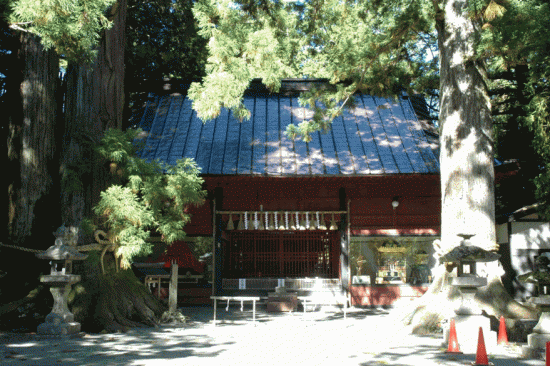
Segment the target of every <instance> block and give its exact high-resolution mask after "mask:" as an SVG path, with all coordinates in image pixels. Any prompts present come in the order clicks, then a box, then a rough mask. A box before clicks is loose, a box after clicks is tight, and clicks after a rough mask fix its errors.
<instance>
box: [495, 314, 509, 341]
mask: <svg viewBox="0 0 550 366" xmlns="http://www.w3.org/2000/svg"><path fill="white" fill-rule="evenodd" d="M502 343H504V344H508V334H507V333H506V323H505V322H504V317H503V316H501V317H500V325H499V326H498V339H497V344H502Z"/></svg>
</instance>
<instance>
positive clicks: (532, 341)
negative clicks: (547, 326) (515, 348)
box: [526, 333, 550, 349]
mask: <svg viewBox="0 0 550 366" xmlns="http://www.w3.org/2000/svg"><path fill="white" fill-rule="evenodd" d="M546 342H550V334H548V333H546V334H540V333H531V334H529V335H528V336H527V346H526V347H529V348H534V349H545V348H546Z"/></svg>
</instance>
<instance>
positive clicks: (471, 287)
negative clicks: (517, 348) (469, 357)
mask: <svg viewBox="0 0 550 366" xmlns="http://www.w3.org/2000/svg"><path fill="white" fill-rule="evenodd" d="M451 284H452V285H453V286H455V287H458V288H459V289H460V293H461V300H460V302H459V304H458V306H457V307H456V309H455V314H456V315H455V317H454V319H455V325H456V334H457V338H458V343H459V345H460V350H461V351H462V352H464V353H476V351H477V344H478V335H479V327H481V328H482V329H483V337H484V340H485V347H486V349H487V352H490V351H489V350H490V349H493V348H494V347H496V344H497V334H496V332H493V331H491V324H490V319H489V318H488V317H486V316H484V315H483V312H482V310H481V309H480V308H479V306H478V305H477V303H476V301H475V299H474V297H475V294H476V292H477V289H478V288H479V287H482V286H485V285H487V278H484V277H475V276H464V275H463V277H454V278H452V282H451ZM449 323H450V322H449ZM444 334H445V344H448V341H449V329H446V331H445V332H444Z"/></svg>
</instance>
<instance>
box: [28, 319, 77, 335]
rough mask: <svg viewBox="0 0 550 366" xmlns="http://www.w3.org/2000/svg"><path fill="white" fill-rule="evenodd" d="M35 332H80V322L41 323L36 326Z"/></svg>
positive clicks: (55, 333) (66, 333)
mask: <svg viewBox="0 0 550 366" xmlns="http://www.w3.org/2000/svg"><path fill="white" fill-rule="evenodd" d="M36 333H38V334H44V335H60V336H63V335H71V334H77V333H80V323H77V322H68V323H58V324H54V323H48V322H46V323H42V324H40V325H39V326H38V328H37V330H36Z"/></svg>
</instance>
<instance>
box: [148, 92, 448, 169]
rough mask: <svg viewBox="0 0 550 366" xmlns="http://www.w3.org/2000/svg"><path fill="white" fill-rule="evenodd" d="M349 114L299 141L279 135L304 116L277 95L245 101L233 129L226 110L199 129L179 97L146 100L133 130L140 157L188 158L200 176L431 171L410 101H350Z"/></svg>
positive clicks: (431, 155)
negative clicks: (140, 141) (141, 145)
mask: <svg viewBox="0 0 550 366" xmlns="http://www.w3.org/2000/svg"><path fill="white" fill-rule="evenodd" d="M355 98H356V108H355V109H353V110H347V111H345V112H344V113H343V115H342V116H340V117H338V118H336V119H334V121H333V123H332V128H331V129H330V131H329V132H328V133H326V134H325V133H321V132H316V133H314V134H313V135H312V140H311V142H309V143H305V142H303V141H302V140H300V139H297V140H296V141H292V140H291V139H289V138H288V137H286V135H285V134H284V131H285V130H286V127H287V126H288V125H289V124H291V123H292V124H298V123H300V122H302V121H303V120H304V119H306V118H310V117H311V115H312V112H311V111H309V110H307V109H305V108H303V107H301V106H300V105H299V104H298V98H296V97H293V96H285V95H279V94H274V95H266V94H257V95H246V96H245V97H244V104H245V106H246V107H247V108H248V109H249V110H250V111H251V112H252V116H251V118H250V119H249V120H248V121H243V122H242V123H239V122H238V121H237V120H236V119H235V118H234V117H233V116H232V114H231V113H230V112H229V111H227V110H222V112H221V113H220V115H219V116H218V117H217V118H216V119H215V120H213V121H208V122H206V123H203V122H202V121H201V120H200V119H199V118H198V117H197V115H196V113H195V112H194V111H193V109H192V107H191V100H189V99H188V98H187V97H185V96H184V95H181V94H170V95H164V96H157V95H152V96H151V98H150V100H149V102H148V103H147V105H146V107H145V110H144V114H143V116H142V117H141V121H140V123H139V124H138V126H139V127H141V128H142V129H143V130H145V131H146V132H148V134H147V137H146V147H145V149H144V150H143V151H142V157H143V158H146V159H151V160H152V159H160V160H161V161H164V162H167V163H169V164H174V163H175V162H176V160H177V159H179V158H182V157H188V158H193V159H195V160H196V162H197V164H198V165H199V166H200V167H201V171H202V174H213V175H219V174H224V175H263V176H318V175H332V176H354V175H355V176H365V175H367V176H368V175H383V174H415V173H428V174H429V173H434V174H438V173H439V162H438V157H437V156H436V154H437V152H436V151H437V146H435V144H434V143H433V139H430V138H429V136H427V135H426V132H425V131H424V129H423V127H422V126H423V124H422V123H421V122H420V121H419V120H418V118H417V116H416V114H415V111H414V109H413V107H412V106H411V102H410V99H409V98H407V99H405V98H399V99H398V100H392V99H385V98H378V97H372V96H368V95H356V96H355Z"/></svg>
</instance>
